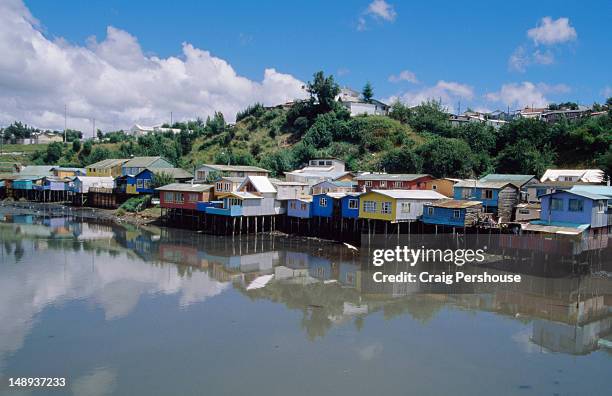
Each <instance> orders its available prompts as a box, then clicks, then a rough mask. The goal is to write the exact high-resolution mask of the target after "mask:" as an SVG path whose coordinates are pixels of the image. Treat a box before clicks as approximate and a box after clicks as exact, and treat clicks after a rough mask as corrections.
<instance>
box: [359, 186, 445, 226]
mask: <svg viewBox="0 0 612 396" xmlns="http://www.w3.org/2000/svg"><path fill="white" fill-rule="evenodd" d="M440 199H448V198H447V197H445V196H444V195H442V194H440V193H438V192H436V191H432V190H372V191H370V192H367V193H364V194H362V195H360V196H359V218H362V219H373V220H386V221H391V222H399V221H412V220H417V219H418V218H420V217H421V216H422V215H423V205H425V204H430V203H432V202H435V201H438V200H440Z"/></svg>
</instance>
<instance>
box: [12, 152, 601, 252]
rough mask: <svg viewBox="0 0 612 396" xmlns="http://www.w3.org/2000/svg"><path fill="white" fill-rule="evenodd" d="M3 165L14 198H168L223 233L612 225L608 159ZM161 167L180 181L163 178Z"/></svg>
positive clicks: (105, 204)
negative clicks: (576, 163) (470, 169)
mask: <svg viewBox="0 0 612 396" xmlns="http://www.w3.org/2000/svg"><path fill="white" fill-rule="evenodd" d="M1 165H2V168H3V171H4V172H5V173H2V174H1V175H0V179H1V180H0V183H1V184H0V197H1V198H3V199H5V200H14V201H32V202H44V203H47V202H59V203H64V204H68V205H74V206H78V207H81V206H87V207H98V208H118V207H119V206H120V205H121V204H123V203H125V202H126V201H129V200H130V199H133V197H147V198H149V201H147V202H148V205H149V206H151V205H153V206H157V205H159V208H160V209H161V210H160V214H161V218H160V221H161V222H163V223H165V224H168V225H174V226H179V227H184V228H190V229H194V230H198V231H200V232H205V233H212V234H218V235H236V234H247V233H258V232H271V231H283V232H286V233H288V234H300V235H308V236H315V237H321V238H326V239H332V240H339V241H350V240H356V236H357V237H359V235H361V234H395V233H397V234H407V233H411V232H413V233H453V234H455V233H463V234H465V233H473V232H479V230H480V232H491V231H494V232H499V233H513V234H530V235H536V236H541V241H542V245H541V246H540V249H544V250H551V251H556V250H557V249H558V248H559V245H557V244H555V243H554V241H555V240H564V239H565V240H567V239H571V240H574V241H578V242H579V244H580V245H581V246H582V250H589V249H600V248H605V247H606V246H607V239H608V238H607V236H608V230H609V227H610V226H611V225H612V218H611V216H610V214H612V212H610V208H609V204H610V203H612V187H611V186H609V185H605V182H604V174H603V172H602V171H601V170H598V169H548V170H547V171H546V172H545V173H544V174H543V175H542V176H541V177H539V178H538V177H536V176H535V175H518V174H488V175H486V176H484V177H481V178H479V179H457V178H434V177H432V176H431V175H428V174H391V173H371V172H362V173H359V172H353V171H351V170H350V169H346V165H345V163H344V162H343V161H342V160H339V159H336V158H317V159H312V160H310V161H309V162H308V163H307V164H305V166H304V167H302V168H301V169H295V170H292V171H289V172H286V173H285V175H284V178H283V179H280V178H272V177H269V171H268V170H266V169H263V168H261V167H257V166H239V165H218V164H203V165H201V166H199V167H197V168H196V169H195V174H191V173H189V172H187V171H185V170H183V169H179V168H175V167H173V166H172V165H171V164H170V163H169V162H168V161H167V160H165V159H164V158H162V157H134V158H131V159H120V158H118V159H106V160H102V161H99V162H96V163H93V164H90V165H88V166H87V167H86V168H84V169H82V168H66V167H59V166H51V165H44V166H41V165H28V166H20V165H19V164H15V163H11V164H8V163H3V164H1ZM7 171H10V172H7ZM160 174H161V175H164V178H165V180H170V179H171V180H170V181H171V182H170V183H167V184H164V185H160V186H154V185H153V183H154V180H155V178H156V175H160ZM482 230H485V231H482ZM604 245H605V246H604Z"/></svg>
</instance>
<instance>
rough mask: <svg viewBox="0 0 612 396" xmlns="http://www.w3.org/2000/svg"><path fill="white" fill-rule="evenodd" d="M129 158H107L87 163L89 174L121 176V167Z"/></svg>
mask: <svg viewBox="0 0 612 396" xmlns="http://www.w3.org/2000/svg"><path fill="white" fill-rule="evenodd" d="M128 161H129V160H127V159H105V160H102V161H98V162H96V163H95V164H91V165H87V168H86V171H87V176H98V177H109V176H110V177H117V176H121V167H122V166H123V164H124V163H126V162H128Z"/></svg>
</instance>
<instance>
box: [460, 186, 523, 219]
mask: <svg viewBox="0 0 612 396" xmlns="http://www.w3.org/2000/svg"><path fill="white" fill-rule="evenodd" d="M453 194H454V199H456V200H468V201H479V202H481V203H482V206H483V208H484V211H485V212H486V213H493V214H496V215H497V216H498V217H500V218H503V219H504V220H510V219H511V218H512V214H513V212H514V207H515V206H516V205H517V204H518V203H519V198H520V193H519V187H517V186H516V185H515V184H513V183H508V182H505V181H480V180H464V181H462V182H459V183H457V184H455V187H454V192H453Z"/></svg>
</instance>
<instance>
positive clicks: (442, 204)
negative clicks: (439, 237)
mask: <svg viewBox="0 0 612 396" xmlns="http://www.w3.org/2000/svg"><path fill="white" fill-rule="evenodd" d="M482 213H483V210H482V203H481V202H478V201H466V200H455V199H446V200H441V201H437V202H432V203H430V204H426V205H424V206H423V217H422V218H421V221H422V222H423V223H425V224H436V225H444V226H453V227H472V226H475V225H476V224H477V223H478V219H479V216H480V215H481V214H482Z"/></svg>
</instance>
